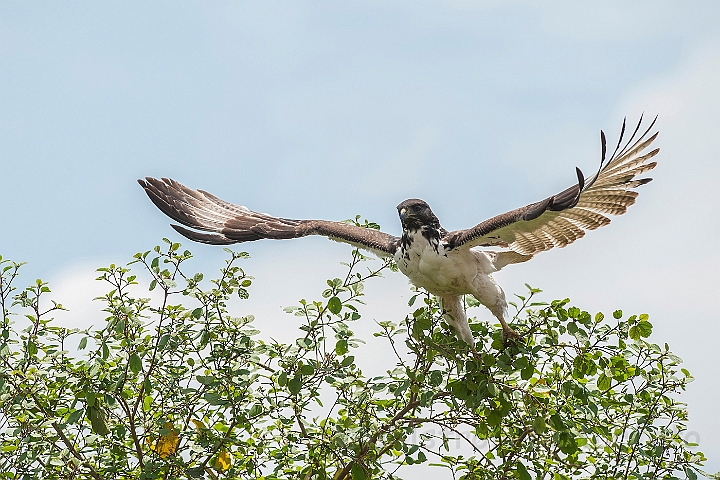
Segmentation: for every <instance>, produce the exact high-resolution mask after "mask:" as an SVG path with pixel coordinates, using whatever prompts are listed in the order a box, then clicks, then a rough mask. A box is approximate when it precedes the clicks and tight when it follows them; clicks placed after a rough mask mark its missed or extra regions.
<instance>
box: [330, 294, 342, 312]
mask: <svg viewBox="0 0 720 480" xmlns="http://www.w3.org/2000/svg"><path fill="white" fill-rule="evenodd" d="M327 306H328V310H330V311H331V312H332V313H334V314H335V315H337V314H338V313H340V310H342V302H341V301H340V299H339V298H338V297H332V298H331V299H330V300H328V305H327Z"/></svg>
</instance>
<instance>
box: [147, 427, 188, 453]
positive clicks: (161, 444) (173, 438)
mask: <svg viewBox="0 0 720 480" xmlns="http://www.w3.org/2000/svg"><path fill="white" fill-rule="evenodd" d="M163 428H165V429H166V430H170V432H169V433H168V434H167V435H160V437H158V439H157V442H153V440H154V438H153V437H150V438H148V439H147V442H148V445H150V450H152V451H153V452H155V453H157V454H158V455H159V456H160V458H167V457H169V456H170V455H174V454H175V452H177V447H178V444H179V443H180V437H179V436H178V432H177V430H175V428H173V424H172V423H170V422H167V423H165V425H164V426H163Z"/></svg>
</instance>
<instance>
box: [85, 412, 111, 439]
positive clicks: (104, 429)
mask: <svg viewBox="0 0 720 480" xmlns="http://www.w3.org/2000/svg"><path fill="white" fill-rule="evenodd" d="M87 417H88V419H89V420H90V425H91V426H92V431H93V432H95V433H97V434H98V435H102V436H105V435H107V434H108V433H110V430H108V426H107V419H106V417H105V411H104V410H103V409H102V408H99V407H88V408H87Z"/></svg>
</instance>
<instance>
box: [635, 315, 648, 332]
mask: <svg viewBox="0 0 720 480" xmlns="http://www.w3.org/2000/svg"><path fill="white" fill-rule="evenodd" d="M640 318H642V315H641V316H640ZM637 331H638V333H639V334H640V336H642V337H649V336H650V334H651V333H652V323H650V322H648V321H647V320H641V321H640V323H638V324H637Z"/></svg>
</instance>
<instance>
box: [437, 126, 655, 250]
mask: <svg viewBox="0 0 720 480" xmlns="http://www.w3.org/2000/svg"><path fill="white" fill-rule="evenodd" d="M655 120H657V117H655ZM655 120H653V122H652V123H651V124H650V126H649V127H648V128H647V129H646V130H645V132H644V133H643V134H642V135H640V136H639V137H637V138H636V135H637V133H638V131H639V129H640V125H641V124H642V117H640V121H639V122H638V124H637V127H635V131H634V132H633V134H632V135H631V137H630V139H629V140H628V141H627V143H626V144H625V146H624V147H622V148H620V146H621V144H622V141H623V135H624V133H625V122H624V121H623V126H622V131H621V133H620V140H619V141H618V144H617V147H616V148H615V152H614V153H613V154H612V156H611V157H610V159H609V160H608V161H607V162H605V153H606V144H605V134H604V133H603V132H600V137H601V140H602V160H601V162H600V168H599V170H598V172H597V173H596V174H595V175H593V176H592V178H590V179H588V180H587V181H586V180H585V179H584V178H583V174H582V172H581V171H580V169H577V175H578V183H577V185H573V186H572V187H570V188H568V189H566V190H563V191H562V192H560V193H558V194H557V195H553V196H552V197H549V198H546V199H545V200H543V201H541V202H537V203H532V204H530V205H527V206H525V207H522V208H518V209H516V210H512V211H510V212H507V213H504V214H502V215H498V216H496V217H493V218H491V219H489V220H486V221H484V222H482V223H480V224H478V225H476V226H475V227H473V228H470V229H467V230H456V231H454V232H450V233H448V234H447V235H446V236H445V238H443V241H444V242H446V244H447V245H448V246H449V248H451V249H453V248H471V247H477V246H491V245H495V246H503V247H508V248H509V249H510V250H512V251H515V252H517V253H520V254H522V255H530V256H532V255H535V254H536V253H539V252H542V251H545V250H549V249H551V248H553V247H564V246H566V245H569V244H570V243H572V242H574V241H575V240H577V239H578V238H581V237H583V236H584V235H585V230H594V229H596V228H598V227H602V226H604V225H607V224H608V223H610V219H609V218H607V217H606V216H605V215H608V214H609V215H622V214H623V213H625V211H626V210H627V208H628V207H629V206H630V205H632V204H633V203H635V198H636V197H637V196H638V194H637V192H635V191H634V190H633V189H634V188H636V187H638V186H640V185H643V184H645V183H648V182H649V181H650V180H652V179H651V178H640V179H636V178H635V177H636V176H637V175H640V174H642V173H644V172H647V171H648V170H652V169H653V168H655V165H656V162H651V161H650V159H651V158H652V157H654V156H655V155H657V153H658V152H659V151H660V150H659V149H657V148H656V149H654V150H651V151H649V152H647V153H644V151H645V150H646V149H647V147H648V146H649V145H650V144H651V143H652V142H653V140H655V138H656V137H657V135H658V134H657V132H656V133H654V134H653V135H651V136H649V137H648V133H649V132H650V130H651V129H652V127H653V126H654V125H655Z"/></svg>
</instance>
